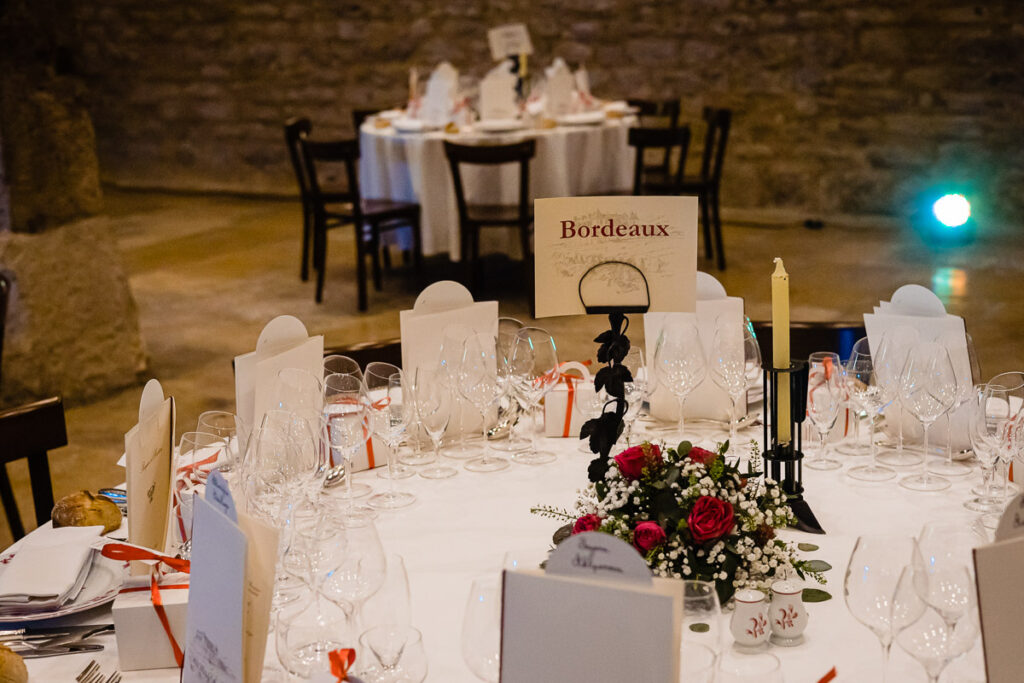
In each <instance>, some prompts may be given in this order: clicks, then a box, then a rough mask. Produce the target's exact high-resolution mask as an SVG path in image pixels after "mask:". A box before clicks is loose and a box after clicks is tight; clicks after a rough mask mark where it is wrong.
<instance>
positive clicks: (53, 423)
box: [0, 396, 68, 540]
mask: <svg viewBox="0 0 1024 683" xmlns="http://www.w3.org/2000/svg"><path fill="white" fill-rule="evenodd" d="M67 443H68V433H67V428H66V426H65V424H64V402H63V400H62V399H61V398H60V397H59V396H54V397H52V398H47V399H43V400H42V401H36V402H35V403H29V404H27V405H23V406H18V407H16V408H9V409H7V410H3V411H0V501H3V506H4V512H5V513H6V514H7V523H8V525H9V526H10V528H11V535H12V536H14V539H15V540H17V539H19V538H21V537H22V536H24V535H25V526H24V524H22V521H21V516H20V514H19V513H18V506H17V504H16V503H15V501H14V492H13V491H12V490H11V481H10V478H9V477H8V475H7V467H6V465H7V463H9V462H11V461H13V460H19V459H21V458H28V476H29V481H30V482H31V484H32V502H33V506H34V508H35V512H36V524H37V525H40V524H45V523H46V521H47V520H48V519H50V514H51V513H52V512H53V483H52V481H51V479H50V461H49V457H48V455H47V451H50V450H53V449H54V448H60V447H61V446H66V445H67Z"/></svg>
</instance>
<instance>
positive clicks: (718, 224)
mask: <svg viewBox="0 0 1024 683" xmlns="http://www.w3.org/2000/svg"><path fill="white" fill-rule="evenodd" d="M710 195H711V196H710V200H711V201H710V202H708V203H709V204H710V205H711V215H712V216H713V219H714V228H715V253H716V254H717V255H718V269H719V270H725V246H724V245H723V244H722V216H721V214H720V213H719V206H718V188H717V187H716V188H714V189H712V191H711V193H710Z"/></svg>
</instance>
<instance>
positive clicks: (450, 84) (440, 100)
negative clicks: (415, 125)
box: [419, 62, 459, 126]
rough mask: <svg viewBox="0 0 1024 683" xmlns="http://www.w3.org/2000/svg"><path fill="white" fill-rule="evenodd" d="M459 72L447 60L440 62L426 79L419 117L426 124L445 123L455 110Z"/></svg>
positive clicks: (439, 124)
mask: <svg viewBox="0 0 1024 683" xmlns="http://www.w3.org/2000/svg"><path fill="white" fill-rule="evenodd" d="M458 86H459V72H458V71H457V70H456V69H455V67H453V66H452V65H451V64H449V63H448V62H441V63H440V64H439V65H438V66H437V68H436V69H434V71H433V73H431V74H430V80H428V81H427V92H426V94H425V95H424V96H423V102H422V104H421V105H420V110H419V118H420V120H421V121H424V122H425V123H427V124H428V125H434V126H443V125H445V124H447V123H448V122H449V121H450V120H451V118H452V113H453V111H454V110H455V95H456V94H457V93H458Z"/></svg>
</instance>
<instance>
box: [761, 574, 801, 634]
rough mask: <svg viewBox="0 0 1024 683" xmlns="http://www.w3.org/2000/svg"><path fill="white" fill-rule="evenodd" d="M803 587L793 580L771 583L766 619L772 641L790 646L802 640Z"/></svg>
mask: <svg viewBox="0 0 1024 683" xmlns="http://www.w3.org/2000/svg"><path fill="white" fill-rule="evenodd" d="M802 593H803V589H801V588H800V586H799V585H797V584H796V583H794V582H793V581H776V582H775V583H773V584H772V606H771V609H770V610H769V615H768V619H769V621H770V622H771V627H772V642H773V643H775V644H776V645H781V646H783V647H792V646H794V645H799V644H800V643H802V642H804V635H803V634H804V629H805V628H807V609H806V608H805V607H804V601H803V596H802Z"/></svg>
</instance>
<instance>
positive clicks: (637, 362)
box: [588, 346, 647, 450]
mask: <svg viewBox="0 0 1024 683" xmlns="http://www.w3.org/2000/svg"><path fill="white" fill-rule="evenodd" d="M644 361H645V359H644V352H643V349H641V348H640V347H639V346H633V347H630V349H629V351H627V352H626V357H625V358H623V359H622V364H623V365H624V366H626V367H627V368H628V369H629V374H630V375H632V376H633V381H632V382H626V387H625V388H626V414H625V415H623V416H622V419H623V421H624V422H625V423H626V429H625V431H624V432H623V435H622V440H623V441H625V442H626V445H627V446H628V445H629V440H630V437H631V436H632V435H633V425H634V424H635V423H636V420H637V418H638V417H640V411H641V410H643V407H644V401H645V400H647V364H646V363H645V362H644ZM588 450H589V449H588Z"/></svg>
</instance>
